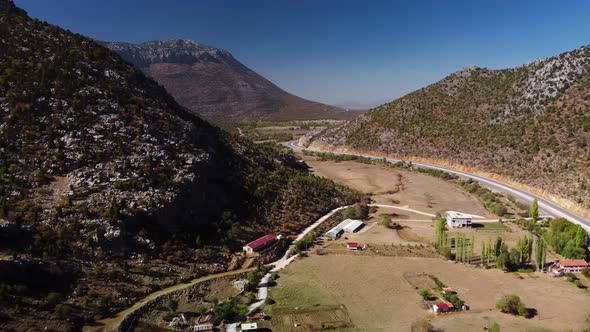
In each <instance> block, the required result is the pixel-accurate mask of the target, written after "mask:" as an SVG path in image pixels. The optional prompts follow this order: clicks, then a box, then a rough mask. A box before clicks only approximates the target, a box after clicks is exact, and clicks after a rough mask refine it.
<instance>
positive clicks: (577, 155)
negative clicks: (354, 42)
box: [307, 46, 590, 208]
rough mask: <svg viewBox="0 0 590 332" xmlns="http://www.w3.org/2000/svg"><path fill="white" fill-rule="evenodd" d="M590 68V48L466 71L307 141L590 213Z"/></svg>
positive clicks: (472, 68)
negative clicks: (502, 185)
mask: <svg viewBox="0 0 590 332" xmlns="http://www.w3.org/2000/svg"><path fill="white" fill-rule="evenodd" d="M589 66H590V47H588V46H585V47H581V48H579V49H576V50H574V51H571V52H567V53H563V54H561V55H559V56H556V57H552V58H547V59H541V60H537V61H534V62H532V63H529V64H526V65H523V66H521V67H517V68H513V69H505V70H489V69H484V68H477V67H469V68H465V69H463V70H461V71H459V72H457V73H454V74H451V75H449V76H448V77H446V78H444V79H443V80H441V81H440V82H437V83H435V84H433V85H431V86H428V87H425V88H423V89H420V90H417V91H415V92H412V93H410V94H408V95H406V96H404V97H402V98H399V99H397V100H394V101H392V102H391V103H388V104H384V105H381V106H379V107H377V108H375V109H373V110H371V111H369V112H368V113H367V114H365V115H363V116H360V117H359V118H357V119H355V120H354V121H351V122H349V123H347V124H345V125H343V126H342V127H339V128H335V129H332V130H328V131H325V132H323V133H317V134H315V135H313V137H308V138H307V141H308V144H323V145H328V146H348V147H350V148H354V149H361V150H374V151H378V152H383V153H389V154H395V155H398V156H406V157H407V156H414V157H422V158H430V159H431V160H444V161H449V162H452V163H455V164H456V165H460V166H465V167H471V168H473V169H476V170H481V171H489V172H493V173H497V174H499V175H501V176H504V177H505V178H507V179H510V180H514V181H517V182H520V183H524V184H526V185H529V186H533V187H540V188H543V189H545V190H547V191H549V192H550V193H553V194H557V195H559V196H561V197H565V198H567V199H569V200H570V201H573V202H576V203H579V204H581V205H582V207H586V208H588V207H589V206H590V186H589V183H588V180H587V179H588V177H589V176H590V163H589V160H590V153H589V151H590V150H588V148H587V146H588V141H589V139H590V72H589ZM311 142H314V143H311Z"/></svg>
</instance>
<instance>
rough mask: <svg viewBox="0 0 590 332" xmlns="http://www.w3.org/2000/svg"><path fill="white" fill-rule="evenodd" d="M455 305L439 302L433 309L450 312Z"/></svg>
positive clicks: (438, 311)
mask: <svg viewBox="0 0 590 332" xmlns="http://www.w3.org/2000/svg"><path fill="white" fill-rule="evenodd" d="M454 308H455V307H454V306H453V305H452V304H451V303H437V304H435V305H433V306H432V311H434V312H435V313H441V312H449V311H451V310H453V309H454Z"/></svg>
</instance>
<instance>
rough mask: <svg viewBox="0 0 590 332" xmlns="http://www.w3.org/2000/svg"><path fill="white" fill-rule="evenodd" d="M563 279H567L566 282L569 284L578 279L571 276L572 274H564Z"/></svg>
mask: <svg viewBox="0 0 590 332" xmlns="http://www.w3.org/2000/svg"><path fill="white" fill-rule="evenodd" d="M565 278H566V279H567V281H569V282H574V281H576V280H578V277H576V275H575V274H573V273H566V274H565Z"/></svg>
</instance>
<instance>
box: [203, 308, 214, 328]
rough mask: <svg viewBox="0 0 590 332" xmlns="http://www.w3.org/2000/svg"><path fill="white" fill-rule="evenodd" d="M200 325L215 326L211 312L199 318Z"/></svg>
mask: <svg viewBox="0 0 590 332" xmlns="http://www.w3.org/2000/svg"><path fill="white" fill-rule="evenodd" d="M202 324H215V316H213V312H212V311H208V312H207V313H206V314H205V315H203V316H201V317H200V318H199V325H202Z"/></svg>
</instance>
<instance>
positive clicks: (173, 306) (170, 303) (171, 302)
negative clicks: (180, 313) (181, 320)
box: [166, 299, 178, 312]
mask: <svg viewBox="0 0 590 332" xmlns="http://www.w3.org/2000/svg"><path fill="white" fill-rule="evenodd" d="M166 307H168V309H170V312H176V310H178V301H176V300H175V299H169V300H168V301H167V302H166Z"/></svg>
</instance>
